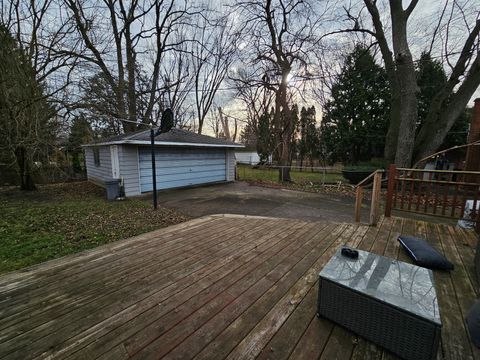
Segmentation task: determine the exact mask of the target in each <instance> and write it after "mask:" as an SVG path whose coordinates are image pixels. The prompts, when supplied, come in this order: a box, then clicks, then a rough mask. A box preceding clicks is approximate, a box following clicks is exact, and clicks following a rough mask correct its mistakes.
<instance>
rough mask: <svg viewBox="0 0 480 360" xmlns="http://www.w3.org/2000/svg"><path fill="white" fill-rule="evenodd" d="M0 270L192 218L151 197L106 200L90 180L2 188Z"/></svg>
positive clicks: (20, 266) (17, 267) (15, 267)
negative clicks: (33, 187) (23, 188)
mask: <svg viewBox="0 0 480 360" xmlns="http://www.w3.org/2000/svg"><path fill="white" fill-rule="evenodd" d="M0 213H1V214H2V216H1V217H0V273H1V272H7V271H11V270H16V269H20V268H23V267H26V266H29V265H33V264H36V263H40V262H43V261H46V260H49V259H53V258H57V257H60V256H63V255H67V254H71V253H75V252H78V251H82V250H85V249H91V248H94V247H96V246H98V245H101V244H106V243H109V242H112V241H116V240H120V239H124V238H127V237H130V236H134V235H138V234H141V233H144V232H147V231H151V230H154V229H158V228H161V227H165V226H168V225H172V224H176V223H179V222H183V221H185V220H188V219H187V217H186V216H184V215H182V214H179V213H177V212H175V211H172V210H168V209H162V208H159V209H158V210H157V211H156V212H155V211H153V210H152V205H151V200H150V199H147V198H144V199H128V200H124V201H112V202H110V201H106V200H105V199H104V190H103V189H101V188H98V187H96V186H94V185H92V184H90V183H87V182H78V183H68V184H60V185H46V186H42V187H40V189H39V190H38V191H34V192H21V191H19V190H16V189H0Z"/></svg>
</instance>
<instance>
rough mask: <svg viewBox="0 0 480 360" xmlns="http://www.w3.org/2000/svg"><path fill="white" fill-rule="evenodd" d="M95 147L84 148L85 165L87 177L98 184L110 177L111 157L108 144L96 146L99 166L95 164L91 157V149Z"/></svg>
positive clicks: (102, 184)
mask: <svg viewBox="0 0 480 360" xmlns="http://www.w3.org/2000/svg"><path fill="white" fill-rule="evenodd" d="M94 148H95V147H93V146H92V147H86V148H85V165H86V168H87V178H88V180H90V181H91V182H93V183H96V184H98V185H100V186H105V185H104V183H103V182H104V180H106V179H111V178H112V159H111V155H110V146H98V147H96V148H98V154H99V159H100V166H96V165H95V161H94V158H93V149H94Z"/></svg>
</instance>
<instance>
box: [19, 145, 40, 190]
mask: <svg viewBox="0 0 480 360" xmlns="http://www.w3.org/2000/svg"><path fill="white" fill-rule="evenodd" d="M15 158H16V160H17V165H18V168H19V170H20V189H22V190H36V189H37V187H36V186H35V183H34V181H33V178H32V174H31V172H30V159H29V157H28V154H27V149H25V147H23V146H19V147H17V148H16V149H15Z"/></svg>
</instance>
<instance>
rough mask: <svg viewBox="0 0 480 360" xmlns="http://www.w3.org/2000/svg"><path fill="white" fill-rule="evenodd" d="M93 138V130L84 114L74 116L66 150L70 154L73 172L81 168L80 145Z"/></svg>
mask: <svg viewBox="0 0 480 360" xmlns="http://www.w3.org/2000/svg"><path fill="white" fill-rule="evenodd" d="M92 140H93V131H92V128H91V126H90V123H89V122H88V121H87V119H86V118H85V117H84V116H82V115H81V116H79V117H77V118H75V120H74V121H73V123H72V127H71V128H70V134H69V136H68V143H67V150H68V152H69V153H70V154H71V156H72V168H73V171H74V172H79V171H81V169H82V166H81V164H80V154H82V148H81V146H82V145H83V144H88V143H89V142H91V141H92Z"/></svg>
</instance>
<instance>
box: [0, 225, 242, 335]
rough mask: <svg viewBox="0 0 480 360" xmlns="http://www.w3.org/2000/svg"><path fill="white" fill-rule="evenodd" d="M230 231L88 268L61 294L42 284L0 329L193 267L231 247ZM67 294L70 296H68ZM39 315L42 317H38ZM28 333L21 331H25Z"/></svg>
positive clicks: (13, 306) (5, 317)
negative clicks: (159, 273) (160, 272)
mask: <svg viewBox="0 0 480 360" xmlns="http://www.w3.org/2000/svg"><path fill="white" fill-rule="evenodd" d="M249 227H251V224H250V225H248V224H247V223H245V224H243V225H240V224H239V230H242V228H249ZM227 228H228V224H227V227H221V228H220V229H219V232H218V233H216V234H215V235H210V236H209V238H208V241H205V242H202V243H201V244H200V245H198V244H197V243H196V240H198V239H203V238H204V236H208V233H205V234H203V233H202V234H200V235H199V237H197V236H195V234H193V236H192V237H189V241H190V244H189V245H188V246H182V243H181V242H180V243H179V244H178V246H175V245H176V244H173V246H174V247H175V249H174V250H173V251H168V250H169V249H168V248H165V247H162V246H158V247H156V248H155V251H150V253H145V252H140V251H139V252H137V253H135V256H134V257H132V258H134V259H136V261H123V262H121V261H120V262H121V264H120V265H118V266H114V264H111V262H108V264H107V267H108V269H105V268H104V267H103V266H102V267H98V268H96V269H86V270H85V271H84V272H82V273H81V274H78V275H74V276H72V277H68V276H66V277H65V279H64V280H63V281H67V280H68V282H67V284H66V286H64V287H62V289H61V290H62V291H61V292H60V291H58V283H55V284H54V285H53V286H45V284H42V283H41V282H40V284H41V286H42V288H41V291H42V293H40V294H38V293H35V292H30V295H29V298H30V300H29V301H27V302H20V304H15V303H9V304H5V306H6V307H7V308H8V309H12V310H11V311H13V309H17V311H16V312H15V313H13V314H11V313H10V314H8V313H7V311H5V313H4V314H1V315H2V319H3V321H2V324H1V325H0V330H2V333H4V335H5V334H6V333H7V331H6V330H5V329H6V328H7V327H9V326H11V325H12V324H15V323H17V319H18V318H21V317H22V316H23V315H24V314H25V313H28V315H29V321H28V326H30V327H33V326H34V325H37V326H38V325H40V324H41V322H40V323H34V322H32V319H35V321H40V319H41V314H42V313H45V312H46V311H47V310H49V314H48V317H49V318H51V316H52V311H55V309H57V308H59V309H61V310H62V312H63V313H66V312H68V310H70V309H73V308H78V307H80V306H83V305H85V304H86V303H88V302H91V301H97V300H98V292H99V289H105V288H112V289H115V290H118V289H119V288H120V287H125V286H127V285H129V284H130V283H132V282H137V281H138V280H139V279H142V278H143V277H144V276H145V274H149V273H150V272H151V269H152V268H158V267H162V269H164V270H165V269H168V268H171V269H172V270H173V269H174V268H175V267H177V268H178V267H180V266H181V267H182V268H186V267H187V266H189V265H191V264H193V263H194V262H195V260H197V258H198V256H201V254H203V253H205V252H208V251H210V248H212V247H213V246H223V245H222V244H228V242H227V241H228V239H229V236H230V235H231V234H235V231H234V230H232V229H231V227H230V228H228V230H229V231H228V232H227V231H222V230H227ZM230 240H231V239H230ZM194 256H195V257H194ZM139 258H141V261H138V259H139ZM89 270H90V271H89ZM98 274H101V276H98ZM45 293H46V294H47V295H45ZM27 294H28V292H27ZM66 294H68V296H65V295H66ZM19 301H21V300H19ZM39 302H41V306H38V303H39ZM37 315H39V316H38V317H37ZM59 315H60V314H59ZM27 330H28V329H22V332H25V331H27Z"/></svg>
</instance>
